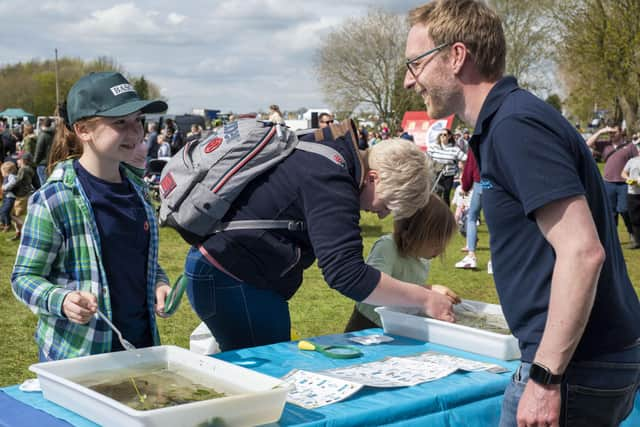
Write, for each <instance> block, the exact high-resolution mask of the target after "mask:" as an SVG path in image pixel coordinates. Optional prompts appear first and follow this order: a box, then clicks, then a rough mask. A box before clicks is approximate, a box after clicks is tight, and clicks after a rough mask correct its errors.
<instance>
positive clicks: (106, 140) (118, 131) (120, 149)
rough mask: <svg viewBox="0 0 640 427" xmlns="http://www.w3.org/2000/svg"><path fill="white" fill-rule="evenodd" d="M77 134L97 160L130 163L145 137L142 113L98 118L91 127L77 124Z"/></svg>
mask: <svg viewBox="0 0 640 427" xmlns="http://www.w3.org/2000/svg"><path fill="white" fill-rule="evenodd" d="M76 134H77V135H78V136H79V137H80V139H82V141H83V142H84V149H85V150H90V151H92V152H93V154H94V155H95V156H96V157H97V158H99V159H101V160H103V161H105V160H106V161H113V162H116V163H119V162H130V161H131V160H132V159H133V156H134V152H135V148H136V146H137V145H138V144H141V143H142V138H143V136H144V130H143V127H142V113H140V112H139V111H136V112H135V113H132V114H129V115H127V116H123V117H98V118H97V119H96V120H95V121H93V123H91V124H90V125H89V124H86V125H80V126H78V124H76Z"/></svg>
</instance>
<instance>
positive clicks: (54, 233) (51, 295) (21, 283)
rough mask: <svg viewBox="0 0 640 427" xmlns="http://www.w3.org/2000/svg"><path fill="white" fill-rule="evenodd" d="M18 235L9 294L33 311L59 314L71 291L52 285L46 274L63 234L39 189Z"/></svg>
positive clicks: (54, 258)
mask: <svg viewBox="0 0 640 427" xmlns="http://www.w3.org/2000/svg"><path fill="white" fill-rule="evenodd" d="M22 235H23V237H22V240H21V242H20V247H19V248H18V253H17V256H16V261H15V264H14V266H13V273H12V274H11V287H12V290H13V294H14V295H15V296H16V298H18V299H19V300H20V301H22V302H23V303H24V304H26V305H27V306H28V307H29V308H30V309H31V310H32V311H33V312H34V313H36V314H37V313H45V314H50V315H54V316H60V317H62V316H63V314H62V305H63V301H64V299H65V297H66V296H67V294H68V293H70V292H71V291H70V290H68V289H65V288H64V287H62V286H57V285H54V284H53V283H51V282H50V281H49V280H48V279H47V276H48V275H49V273H51V266H52V265H53V264H54V262H56V259H57V257H58V253H59V252H60V251H61V248H62V243H63V237H62V234H61V233H60V230H59V229H58V228H57V227H56V225H55V223H54V221H53V218H52V216H51V213H50V212H49V210H48V208H47V206H46V204H45V203H44V200H42V197H41V194H40V193H36V195H35V196H34V197H33V200H32V202H31V205H30V206H29V212H28V214H27V218H26V220H25V223H24V226H23V228H22Z"/></svg>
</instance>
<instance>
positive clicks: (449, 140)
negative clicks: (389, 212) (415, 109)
mask: <svg viewBox="0 0 640 427" xmlns="http://www.w3.org/2000/svg"><path fill="white" fill-rule="evenodd" d="M427 155H428V156H429V157H431V160H433V162H434V166H435V169H436V170H437V171H438V181H437V184H436V194H438V195H439V196H440V198H441V199H442V200H444V202H445V203H446V204H447V206H449V205H450V204H451V189H452V188H453V180H454V178H455V176H456V173H458V167H459V164H461V163H463V162H464V161H466V160H467V155H466V154H464V152H463V151H462V150H461V149H460V148H458V147H457V146H456V145H455V143H454V141H453V135H451V131H450V130H449V129H443V130H442V132H440V134H439V135H438V139H437V141H436V142H435V143H433V144H429V146H428V148H427Z"/></svg>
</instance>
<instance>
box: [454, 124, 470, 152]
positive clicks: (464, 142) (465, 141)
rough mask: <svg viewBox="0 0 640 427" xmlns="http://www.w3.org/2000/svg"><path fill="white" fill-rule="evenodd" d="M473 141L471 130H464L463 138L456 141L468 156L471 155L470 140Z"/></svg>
mask: <svg viewBox="0 0 640 427" xmlns="http://www.w3.org/2000/svg"><path fill="white" fill-rule="evenodd" d="M470 139H471V135H470V134H469V129H467V128H464V129H462V136H460V138H457V139H456V145H457V146H458V147H459V148H460V149H461V150H462V151H464V152H465V153H466V154H468V153H469V140H470Z"/></svg>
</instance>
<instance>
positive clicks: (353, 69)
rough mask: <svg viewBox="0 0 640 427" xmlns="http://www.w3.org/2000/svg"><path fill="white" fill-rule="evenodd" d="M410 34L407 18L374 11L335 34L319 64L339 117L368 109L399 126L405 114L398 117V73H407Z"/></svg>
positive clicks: (320, 52) (321, 53)
mask: <svg viewBox="0 0 640 427" xmlns="http://www.w3.org/2000/svg"><path fill="white" fill-rule="evenodd" d="M407 31H408V28H407V24H406V22H405V17H404V16H398V15H393V14H390V13H387V12H384V11H382V10H379V9H371V10H370V11H369V13H368V14H367V16H366V17H364V18H357V19H356V18H352V19H348V20H346V21H344V23H343V24H342V25H341V26H340V27H338V28H336V30H335V31H333V32H331V33H330V34H329V35H328V36H327V37H326V39H325V40H324V41H323V43H322V46H321V47H320V49H319V50H318V52H317V55H316V58H315V63H316V69H317V72H318V77H319V81H320V85H321V87H322V89H323V91H324V93H325V95H326V97H327V102H328V103H329V104H330V105H331V106H332V107H333V108H335V109H336V110H339V111H354V110H355V109H356V108H358V107H361V108H364V107H366V106H367V105H368V106H370V107H373V109H374V110H375V111H376V112H377V113H378V115H379V116H380V117H381V118H383V119H385V120H389V121H390V122H393V123H395V122H396V121H397V117H396V115H398V114H402V113H404V111H402V112H401V111H395V108H394V102H395V101H394V99H396V98H397V96H394V92H396V93H397V91H398V87H397V84H396V82H397V79H398V78H399V73H400V74H401V75H402V76H404V72H405V68H404V65H403V58H404V47H405V41H406V36H407ZM400 90H401V91H403V92H406V91H404V89H402V88H400Z"/></svg>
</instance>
